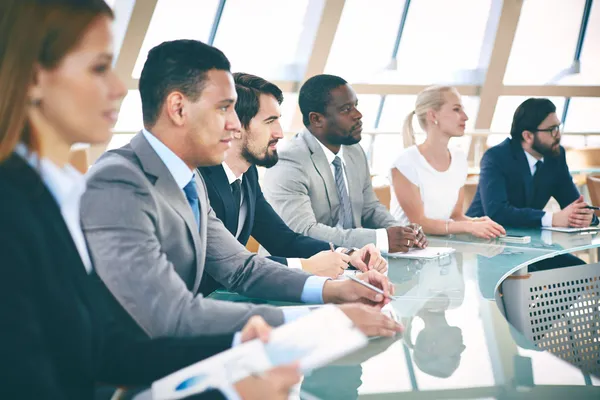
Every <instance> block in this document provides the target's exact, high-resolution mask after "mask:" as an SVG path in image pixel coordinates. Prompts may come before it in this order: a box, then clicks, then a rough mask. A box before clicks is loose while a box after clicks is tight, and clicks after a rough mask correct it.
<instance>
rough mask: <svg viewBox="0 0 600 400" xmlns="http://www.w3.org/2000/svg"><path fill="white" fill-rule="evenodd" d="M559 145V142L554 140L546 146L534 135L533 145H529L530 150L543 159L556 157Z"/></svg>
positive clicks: (558, 153)
mask: <svg viewBox="0 0 600 400" xmlns="http://www.w3.org/2000/svg"><path fill="white" fill-rule="evenodd" d="M559 143H560V140H555V141H554V142H552V144H551V145H547V144H544V143H542V142H541V141H540V140H539V139H538V136H537V135H535V136H534V137H533V144H532V145H531V148H532V149H533V150H535V151H537V152H538V153H540V154H541V155H542V156H543V157H557V156H559V155H560V146H559V145H558V144H559Z"/></svg>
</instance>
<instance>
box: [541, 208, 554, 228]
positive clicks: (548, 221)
mask: <svg viewBox="0 0 600 400" xmlns="http://www.w3.org/2000/svg"><path fill="white" fill-rule="evenodd" d="M552 215H553V214H552V213H551V212H548V211H546V212H545V213H544V216H543V217H542V226H552Z"/></svg>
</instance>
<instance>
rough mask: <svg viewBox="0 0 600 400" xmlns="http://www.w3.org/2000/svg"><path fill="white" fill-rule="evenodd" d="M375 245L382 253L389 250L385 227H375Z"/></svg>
mask: <svg viewBox="0 0 600 400" xmlns="http://www.w3.org/2000/svg"><path fill="white" fill-rule="evenodd" d="M375 234H376V236H375V246H377V248H378V249H379V251H381V252H382V253H388V252H389V250H390V245H389V241H388V234H387V229H377V230H376V231H375Z"/></svg>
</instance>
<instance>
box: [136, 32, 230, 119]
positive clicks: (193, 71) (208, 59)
mask: <svg viewBox="0 0 600 400" xmlns="http://www.w3.org/2000/svg"><path fill="white" fill-rule="evenodd" d="M212 69H216V70H222V71H229V70H230V69H231V64H230V63H229V60H228V59H227V57H225V54H223V52H221V50H219V49H217V48H215V47H212V46H209V45H207V44H205V43H202V42H199V41H197V40H187V39H185V40H184V39H182V40H173V41H170V42H163V43H161V44H159V45H158V46H156V47H154V48H153V49H152V50H150V52H148V58H147V59H146V62H145V63H144V68H143V69H142V74H141V76H140V81H139V89H140V96H141V98H142V115H143V117H144V125H145V126H152V125H154V124H155V123H156V120H157V119H158V116H159V114H160V109H161V107H162V105H163V104H164V102H165V99H166V98H167V96H168V95H169V93H171V92H173V91H174V90H178V91H180V92H181V93H183V94H184V95H185V96H187V97H189V98H190V99H191V100H193V101H195V100H196V99H198V97H199V96H200V94H201V93H202V89H203V88H204V81H205V79H206V73H207V72H208V71H210V70H212Z"/></svg>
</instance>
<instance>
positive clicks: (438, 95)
mask: <svg viewBox="0 0 600 400" xmlns="http://www.w3.org/2000/svg"><path fill="white" fill-rule="evenodd" d="M447 92H455V93H456V94H458V91H457V90H456V88H454V87H453V86H439V85H436V86H430V87H428V88H426V89H424V90H423V91H422V92H421V93H419V94H418V95H417V101H416V102H415V110H414V111H411V112H410V113H409V114H408V115H407V116H406V118H405V119H404V126H403V128H402V137H403V139H404V140H403V141H404V147H405V148H406V147H410V146H412V145H414V144H415V131H414V129H413V126H412V120H413V116H414V115H416V116H417V120H418V121H419V125H420V126H421V128H423V129H425V127H426V126H427V111H429V110H434V111H439V110H440V109H441V108H442V106H443V105H444V103H445V102H446V98H445V97H444V94H446V93H447Z"/></svg>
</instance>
